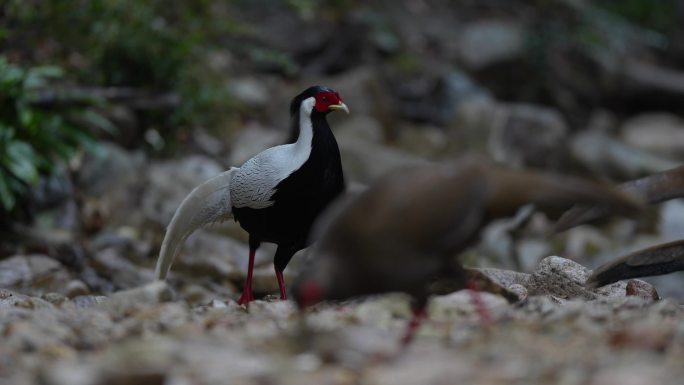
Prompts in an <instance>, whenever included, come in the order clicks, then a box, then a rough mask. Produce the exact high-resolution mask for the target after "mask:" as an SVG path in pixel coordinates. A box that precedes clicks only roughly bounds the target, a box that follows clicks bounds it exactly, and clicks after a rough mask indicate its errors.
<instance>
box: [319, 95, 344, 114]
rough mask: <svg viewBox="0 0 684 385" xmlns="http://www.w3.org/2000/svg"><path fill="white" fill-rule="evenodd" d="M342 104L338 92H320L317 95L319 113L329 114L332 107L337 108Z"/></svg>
mask: <svg viewBox="0 0 684 385" xmlns="http://www.w3.org/2000/svg"><path fill="white" fill-rule="evenodd" d="M340 104H344V103H342V99H341V98H340V95H339V94H338V93H337V92H319V93H318V94H316V106H315V108H316V111H318V112H323V113H325V112H328V111H330V110H331V109H330V106H337V105H340Z"/></svg>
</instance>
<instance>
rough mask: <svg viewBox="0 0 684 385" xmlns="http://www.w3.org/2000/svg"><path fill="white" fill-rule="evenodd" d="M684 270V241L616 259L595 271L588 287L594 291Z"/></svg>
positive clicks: (588, 281)
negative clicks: (632, 279)
mask: <svg viewBox="0 0 684 385" xmlns="http://www.w3.org/2000/svg"><path fill="white" fill-rule="evenodd" d="M681 270H684V240H679V241H674V242H669V243H664V244H661V245H656V246H652V247H649V248H647V249H643V250H639V251H636V252H634V253H631V254H628V255H625V256H622V257H620V258H616V259H614V260H613V261H611V262H608V263H606V264H604V265H601V266H599V267H598V268H596V269H594V271H593V272H592V274H591V276H590V277H589V279H587V283H586V284H585V286H586V287H588V288H590V289H594V288H597V287H601V286H605V285H608V284H611V283H614V282H617V281H621V280H623V279H629V278H639V277H648V276H652V275H662V274H669V273H672V272H675V271H681Z"/></svg>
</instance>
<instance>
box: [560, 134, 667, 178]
mask: <svg viewBox="0 0 684 385" xmlns="http://www.w3.org/2000/svg"><path fill="white" fill-rule="evenodd" d="M570 152H571V154H572V156H573V157H574V158H575V159H576V160H577V161H579V162H580V163H582V164H583V165H584V166H585V167H587V168H588V169H590V170H591V171H592V172H594V173H595V174H597V175H603V176H610V177H614V178H622V179H634V178H636V177H639V176H642V175H645V174H653V173H656V172H659V171H663V170H667V169H669V168H673V167H676V166H678V165H679V163H678V162H676V161H674V160H672V159H669V158H667V157H664V156H662V155H660V154H652V153H649V152H645V151H641V150H639V149H636V148H634V147H632V146H629V145H627V144H625V143H623V142H621V141H618V140H616V139H614V138H611V137H609V136H608V135H606V134H604V133H600V132H590V131H587V132H582V133H579V134H577V135H575V136H573V137H572V139H571V142H570Z"/></svg>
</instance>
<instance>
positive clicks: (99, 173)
mask: <svg viewBox="0 0 684 385" xmlns="http://www.w3.org/2000/svg"><path fill="white" fill-rule="evenodd" d="M146 165H147V159H146V157H145V154H144V153H143V152H142V151H135V152H130V151H126V150H124V149H122V148H120V147H118V146H116V145H114V144H111V143H107V142H104V143H102V144H101V145H100V146H99V147H98V151H97V152H92V153H91V152H89V153H87V155H86V156H85V157H84V158H83V159H81V161H80V163H79V165H78V172H77V176H76V187H77V188H78V189H79V190H80V191H82V192H83V193H84V196H85V198H86V199H85V202H86V203H88V204H91V205H93V206H94V207H96V208H97V213H98V215H102V216H103V218H100V219H99V220H100V221H101V222H102V223H101V225H109V226H117V225H120V224H125V225H131V224H133V223H138V221H140V220H141V219H142V218H141V217H140V216H138V215H136V214H135V213H136V209H137V208H138V207H137V202H138V201H139V193H140V190H141V189H142V188H143V186H144V184H145V182H146V175H145V173H144V172H141V170H144V169H145V166H146ZM86 219H88V218H86ZM82 220H83V219H82Z"/></svg>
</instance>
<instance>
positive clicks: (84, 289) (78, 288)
mask: <svg viewBox="0 0 684 385" xmlns="http://www.w3.org/2000/svg"><path fill="white" fill-rule="evenodd" d="M87 294H90V288H89V287H88V285H86V284H85V282H83V281H81V280H80V279H74V280H71V281H69V283H67V285H66V287H65V288H64V295H66V296H67V297H68V298H74V297H77V296H79V295H87Z"/></svg>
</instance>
